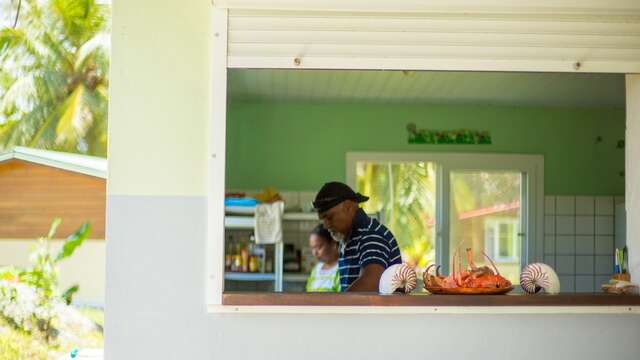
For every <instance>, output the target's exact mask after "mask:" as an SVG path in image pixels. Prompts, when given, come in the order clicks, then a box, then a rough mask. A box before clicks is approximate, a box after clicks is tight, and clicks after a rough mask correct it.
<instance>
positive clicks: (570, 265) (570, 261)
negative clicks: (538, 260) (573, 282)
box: [556, 255, 576, 275]
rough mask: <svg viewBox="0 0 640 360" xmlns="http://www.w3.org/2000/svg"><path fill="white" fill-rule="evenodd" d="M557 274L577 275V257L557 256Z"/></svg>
mask: <svg viewBox="0 0 640 360" xmlns="http://www.w3.org/2000/svg"><path fill="white" fill-rule="evenodd" d="M556 272H557V273H558V274H561V275H573V274H575V273H576V257H575V256H574V255H558V256H556Z"/></svg>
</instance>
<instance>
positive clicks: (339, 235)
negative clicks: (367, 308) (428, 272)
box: [313, 182, 402, 292]
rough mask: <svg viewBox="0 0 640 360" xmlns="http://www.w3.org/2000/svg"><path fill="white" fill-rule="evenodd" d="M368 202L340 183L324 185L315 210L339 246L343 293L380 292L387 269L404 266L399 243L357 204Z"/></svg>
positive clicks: (319, 192) (365, 198)
mask: <svg viewBox="0 0 640 360" xmlns="http://www.w3.org/2000/svg"><path fill="white" fill-rule="evenodd" d="M367 200H369V198H368V197H366V196H364V195H362V194H359V193H356V192H355V191H353V190H352V189H351V188H350V187H349V186H348V185H346V184H343V183H340V182H329V183H326V184H324V186H322V188H321V189H320V191H318V194H317V195H316V198H315V201H314V202H313V207H314V208H315V210H316V211H317V212H318V217H319V218H320V220H322V222H323V225H324V227H325V228H326V229H327V230H329V233H330V234H331V236H332V237H333V238H334V239H336V240H337V241H339V242H340V245H339V246H340V249H339V260H338V264H339V265H338V269H339V271H340V287H341V291H370V292H373V291H375V292H377V291H378V283H379V282H380V277H381V276H382V273H383V272H384V270H385V269H387V268H388V267H389V266H391V265H395V264H401V263H402V257H401V256H400V249H399V248H398V243H397V242H396V239H395V238H394V237H393V234H392V233H391V231H390V230H389V229H387V228H386V227H385V226H384V225H382V224H381V223H380V222H378V220H376V219H372V218H370V217H369V216H367V214H366V213H365V212H364V210H362V209H361V208H360V206H359V205H358V204H360V203H363V202H365V201H367Z"/></svg>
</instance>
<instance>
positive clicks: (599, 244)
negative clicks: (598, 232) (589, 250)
mask: <svg viewBox="0 0 640 360" xmlns="http://www.w3.org/2000/svg"><path fill="white" fill-rule="evenodd" d="M595 252H596V255H610V254H611V256H613V255H612V254H613V253H614V252H615V248H614V245H613V236H611V235H609V236H596V247H595Z"/></svg>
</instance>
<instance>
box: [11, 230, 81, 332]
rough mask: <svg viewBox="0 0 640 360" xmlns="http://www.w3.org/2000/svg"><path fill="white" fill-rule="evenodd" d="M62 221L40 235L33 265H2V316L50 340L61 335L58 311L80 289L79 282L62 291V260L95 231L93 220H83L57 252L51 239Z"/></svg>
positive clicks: (32, 261)
mask: <svg viewBox="0 0 640 360" xmlns="http://www.w3.org/2000/svg"><path fill="white" fill-rule="evenodd" d="M60 223H61V220H60V219H58V218H56V219H54V220H53V223H52V224H51V228H50V230H49V233H48V234H47V236H46V237H42V238H40V239H38V244H37V245H36V247H35V249H34V250H33V252H32V253H31V256H30V261H31V263H32V266H30V267H28V268H25V269H20V268H16V267H7V268H2V269H0V316H1V317H2V318H3V319H4V320H5V321H6V322H7V323H8V324H10V325H12V326H13V327H14V328H15V329H16V330H19V331H22V332H25V333H27V334H31V333H33V332H36V331H37V332H39V333H40V334H41V335H42V336H43V337H44V338H45V339H46V340H47V342H51V341H52V340H54V339H55V338H56V337H57V335H58V330H57V329H56V327H55V326H54V324H55V321H56V317H57V314H58V313H59V312H61V311H64V307H65V306H67V305H69V304H70V303H71V300H72V297H73V294H74V293H75V292H77V291H78V285H74V286H72V287H70V288H69V289H67V290H65V291H60V289H59V282H58V263H59V262H60V261H62V260H64V259H66V258H68V257H69V256H71V255H73V253H74V252H75V250H76V249H77V248H78V247H79V246H80V245H82V243H83V242H84V240H85V239H87V237H88V236H89V234H90V232H91V226H90V225H89V223H85V224H83V225H82V226H80V228H79V229H78V230H77V231H75V232H74V233H73V234H72V235H71V236H69V237H68V238H67V240H66V241H65V243H64V245H63V246H62V248H61V249H60V250H59V251H58V252H57V253H56V254H54V253H53V251H52V249H51V246H50V241H51V239H52V238H53V237H54V236H55V233H56V230H57V229H58V226H59V225H60Z"/></svg>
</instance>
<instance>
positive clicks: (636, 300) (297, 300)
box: [222, 292, 640, 307]
mask: <svg viewBox="0 0 640 360" xmlns="http://www.w3.org/2000/svg"><path fill="white" fill-rule="evenodd" d="M222 304H223V305H225V306H226V305H229V306H312V307H313V306H323V307H326V306H400V307H402V306H413V307H415V306H425V307H449V306H458V307H460V306H509V307H513V306H528V307H531V306H542V307H545V306H561V307H564V306H571V307H575V306H591V307H593V306H640V296H632V295H610V294H605V293H593V294H574V293H567V294H559V295H544V294H536V295H524V294H511V295H509V294H508V295H430V294H427V293H424V294H415V295H414V294H412V295H401V294H398V295H379V294H375V293H358V294H336V293H316V294H307V293H251V292H225V293H224V294H223V296H222Z"/></svg>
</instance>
